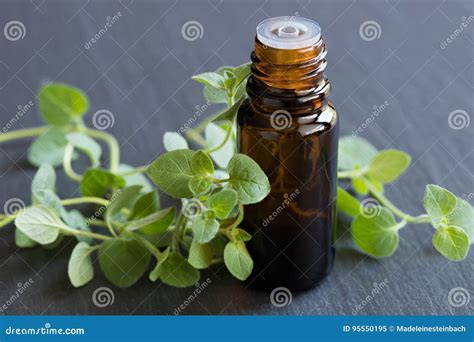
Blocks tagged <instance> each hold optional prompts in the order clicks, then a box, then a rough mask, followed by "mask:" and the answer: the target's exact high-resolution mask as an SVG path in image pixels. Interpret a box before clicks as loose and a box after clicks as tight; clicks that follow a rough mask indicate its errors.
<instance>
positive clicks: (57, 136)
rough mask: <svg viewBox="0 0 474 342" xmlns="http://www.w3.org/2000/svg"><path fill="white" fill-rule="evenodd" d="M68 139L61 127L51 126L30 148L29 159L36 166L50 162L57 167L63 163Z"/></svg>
mask: <svg viewBox="0 0 474 342" xmlns="http://www.w3.org/2000/svg"><path fill="white" fill-rule="evenodd" d="M67 144H68V141H67V139H66V136H65V134H64V132H63V131H62V130H61V129H60V128H56V127H51V128H49V129H48V130H47V131H46V132H45V133H43V134H42V135H40V136H39V137H38V138H37V139H36V140H35V141H34V142H33V144H31V146H30V148H29V149H28V161H29V162H30V163H31V164H33V165H34V166H36V167H39V166H41V164H50V165H51V166H53V167H57V166H59V165H61V164H62V163H63V159H64V152H65V150H66V145H67Z"/></svg>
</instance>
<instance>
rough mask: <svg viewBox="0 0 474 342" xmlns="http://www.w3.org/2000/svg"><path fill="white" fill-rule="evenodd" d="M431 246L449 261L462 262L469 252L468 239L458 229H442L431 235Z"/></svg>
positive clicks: (462, 231)
mask: <svg viewBox="0 0 474 342" xmlns="http://www.w3.org/2000/svg"><path fill="white" fill-rule="evenodd" d="M433 246H434V247H435V248H436V250H437V251H438V252H440V253H441V254H442V255H443V256H445V257H446V258H448V259H449V260H454V261H461V260H464V259H465V258H466V256H467V252H468V251H469V237H468V236H467V234H466V232H465V231H464V230H462V229H461V228H459V227H455V226H450V227H442V228H439V229H437V230H436V233H435V234H434V235H433Z"/></svg>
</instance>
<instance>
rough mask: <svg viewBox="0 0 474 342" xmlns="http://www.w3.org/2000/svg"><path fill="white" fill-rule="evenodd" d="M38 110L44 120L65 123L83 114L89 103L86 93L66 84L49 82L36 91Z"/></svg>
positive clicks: (52, 122) (54, 123) (56, 123)
mask: <svg viewBox="0 0 474 342" xmlns="http://www.w3.org/2000/svg"><path fill="white" fill-rule="evenodd" d="M38 105H39V110H40V112H41V114H42V116H43V118H44V120H45V121H46V122H47V123H49V124H51V125H56V126H64V125H67V124H68V123H69V122H70V121H71V120H72V119H74V118H79V117H81V116H82V115H84V114H85V113H86V112H87V110H88V108H89V103H88V100H87V96H86V94H85V93H84V92H83V91H82V90H80V89H78V88H76V87H72V86H69V85H67V84H61V83H49V84H46V85H44V86H42V87H41V89H40V91H39V93H38Z"/></svg>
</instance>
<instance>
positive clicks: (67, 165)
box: [63, 144, 82, 182]
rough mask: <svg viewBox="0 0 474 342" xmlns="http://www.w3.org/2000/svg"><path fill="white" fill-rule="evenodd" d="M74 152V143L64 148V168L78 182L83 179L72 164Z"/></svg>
mask: <svg viewBox="0 0 474 342" xmlns="http://www.w3.org/2000/svg"><path fill="white" fill-rule="evenodd" d="M73 153H74V146H73V145H72V144H67V145H66V149H65V150H64V158H63V168H64V173H66V175H67V176H68V177H69V178H71V179H72V180H74V181H76V182H81V181H82V176H81V175H80V174H78V173H76V172H75V171H74V170H73V168H72V165H71V161H72V155H73Z"/></svg>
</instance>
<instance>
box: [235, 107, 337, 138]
mask: <svg viewBox="0 0 474 342" xmlns="http://www.w3.org/2000/svg"><path fill="white" fill-rule="evenodd" d="M237 121H238V124H239V126H245V127H247V128H248V129H256V130H265V131H274V132H276V133H280V134H283V133H284V134H291V133H294V134H297V135H301V136H307V135H312V134H318V135H319V134H324V133H326V132H328V131H331V130H332V129H333V128H334V127H336V126H338V113H337V110H336V108H335V107H334V104H333V103H332V102H331V101H328V102H327V104H326V105H325V106H324V107H322V108H315V109H314V111H311V112H309V113H308V114H306V115H294V114H292V110H291V109H288V110H287V109H285V108H281V109H276V110H274V111H268V112H262V111H260V110H257V109H256V108H255V107H254V106H252V103H251V101H250V100H249V99H247V100H245V101H244V102H243V103H242V105H241V107H240V108H239V112H238V115H237Z"/></svg>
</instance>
